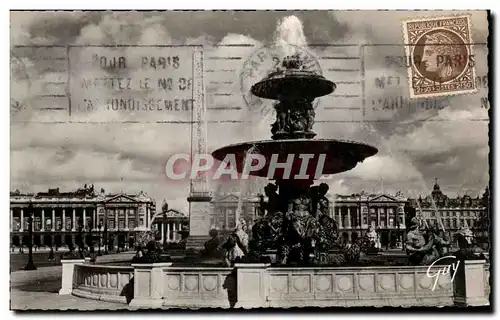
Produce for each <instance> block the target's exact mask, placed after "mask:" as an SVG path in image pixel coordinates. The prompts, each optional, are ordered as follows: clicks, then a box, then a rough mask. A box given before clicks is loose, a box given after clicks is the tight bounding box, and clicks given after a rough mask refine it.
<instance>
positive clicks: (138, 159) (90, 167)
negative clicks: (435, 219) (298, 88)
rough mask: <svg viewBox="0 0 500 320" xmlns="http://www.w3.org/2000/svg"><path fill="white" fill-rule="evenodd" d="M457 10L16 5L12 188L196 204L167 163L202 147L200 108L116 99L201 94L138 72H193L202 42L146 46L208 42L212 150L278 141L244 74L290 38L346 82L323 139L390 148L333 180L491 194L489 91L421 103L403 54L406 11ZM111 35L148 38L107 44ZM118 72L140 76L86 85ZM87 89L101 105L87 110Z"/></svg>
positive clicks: (484, 30)
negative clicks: (38, 8)
mask: <svg viewBox="0 0 500 320" xmlns="http://www.w3.org/2000/svg"><path fill="white" fill-rule="evenodd" d="M448 14H460V13H459V12H452V13H448V12H445V11H440V12H439V13H436V12H424V11H419V12H404V11H398V12H383V11H380V12H378V11H373V12H372V11H349V12H342V11H335V12H272V11H271V12H237V13H227V12H169V13H146V12H139V13H137V12H136V13H126V12H119V13H105V12H89V13H85V12H79V13H71V12H58V13H53V12H52V13H50V12H47V13H33V12H21V13H12V14H11V52H12V59H11V66H12V87H11V103H12V104H13V106H14V107H12V106H11V190H15V189H20V190H22V191H24V192H38V191H44V190H46V189H48V188H49V187H59V188H60V189H62V190H73V189H75V188H77V187H81V186H82V185H83V184H85V183H93V184H94V185H95V187H96V188H98V189H100V188H104V189H105V190H106V191H107V192H121V191H123V192H128V193H138V192H139V191H141V190H142V191H144V192H146V193H147V194H149V195H150V196H151V197H153V198H155V199H156V200H157V201H158V202H161V201H163V199H167V201H169V202H170V203H171V206H172V207H175V208H177V209H180V210H183V211H187V201H186V197H187V195H188V192H189V183H188V182H187V181H171V180H168V179H167V178H166V176H165V168H164V167H165V163H166V161H167V159H168V157H169V156H170V155H172V154H174V153H176V152H183V153H189V152H190V126H189V124H187V123H186V121H189V120H190V117H191V115H190V113H189V112H187V111H182V110H181V111H165V110H161V111H159V110H154V111H150V112H135V111H119V110H118V111H114V110H108V109H107V106H106V103H105V101H107V98H110V97H113V98H127V97H128V98H130V97H133V98H134V99H138V100H141V99H146V98H148V97H149V98H150V97H153V98H155V99H166V100H169V99H170V100H172V99H175V98H177V99H189V98H190V97H191V96H190V92H189V91H183V92H180V91H178V92H170V93H165V92H160V90H158V89H157V88H156V90H155V89H151V90H149V89H148V90H145V89H144V84H141V83H140V80H141V79H144V78H146V77H149V78H150V79H156V78H160V77H172V78H173V79H174V81H177V79H179V78H182V77H185V78H189V75H191V74H192V72H193V64H192V61H190V60H189V57H191V54H192V50H193V47H180V48H179V47H178V48H168V47H157V48H153V49H151V48H147V47H144V46H148V45H151V46H155V45H156V46H157V45H185V44H189V45H203V51H204V57H205V60H204V61H205V64H204V69H205V73H204V75H205V76H204V83H205V89H206V93H207V94H206V106H207V109H208V110H207V119H208V124H207V131H208V132H207V148H208V151H212V150H214V149H215V148H218V147H221V146H223V145H225V144H228V143H237V142H242V141H246V140H252V139H259V140H260V139H268V138H269V137H270V132H269V125H270V124H271V123H272V122H273V119H272V116H270V115H265V114H264V115H263V113H262V110H257V111H256V110H255V109H252V110H249V107H248V105H247V103H246V101H245V99H244V98H243V95H244V94H245V92H244V91H245V90H247V89H248V88H247V87H248V86H249V84H250V85H251V84H252V83H253V82H255V81H256V80H258V79H257V78H256V79H249V78H248V77H243V78H242V77H241V74H242V71H243V70H244V69H245V63H248V61H252V57H253V58H255V53H256V52H258V51H259V50H260V48H262V47H265V46H268V47H269V46H274V45H276V44H278V45H279V44H281V43H283V42H292V43H294V44H298V45H300V46H301V47H304V48H307V49H306V50H307V52H309V54H310V55H311V56H313V57H315V60H316V61H318V64H319V67H320V69H321V72H322V73H323V75H324V76H326V77H327V78H328V79H330V80H332V81H334V82H336V83H337V90H336V92H334V95H331V96H326V97H323V98H321V99H319V104H318V107H317V111H316V120H317V121H318V123H316V124H315V127H314V131H315V132H316V133H317V134H318V136H317V137H318V138H335V139H347V140H355V141H360V142H366V143H369V144H372V145H373V146H375V147H377V148H378V149H379V153H378V154H377V155H376V156H374V157H371V158H369V159H367V160H366V161H365V162H364V163H362V164H359V165H358V166H357V167H356V168H355V169H354V170H352V171H350V172H346V173H342V174H339V175H337V176H335V178H334V179H332V180H329V183H330V185H331V190H332V192H333V193H341V194H346V193H354V192H360V191H362V190H365V191H368V192H372V191H380V189H381V188H383V189H384V191H385V192H389V193H395V192H397V191H399V190H401V191H402V192H403V193H404V194H406V195H407V196H410V197H412V196H415V195H417V194H418V195H420V194H421V195H426V194H428V192H429V189H431V188H432V185H433V184H434V179H435V178H438V179H439V183H440V185H441V187H442V189H443V191H444V192H445V193H448V194H449V195H451V196H454V195H457V194H460V195H462V194H464V193H468V194H471V195H474V196H475V195H478V194H481V193H482V191H483V190H484V188H485V186H486V185H487V184H488V180H489V175H488V153H489V147H488V124H489V122H488V120H487V119H488V113H487V111H486V109H485V108H482V107H481V98H482V97H486V96H487V89H486V88H484V87H481V88H480V90H479V92H478V93H475V94H467V95H455V96H451V97H446V98H440V99H437V103H438V104H439V105H440V106H441V108H435V107H434V108H432V106H431V107H429V105H432V104H433V103H434V104H435V103H436V102H435V100H434V99H432V101H427V102H425V101H423V102H422V100H416V101H415V100H413V101H412V102H411V103H409V102H408V101H410V100H409V87H408V83H407V69H406V68H405V67H404V66H402V65H398V64H397V63H396V62H394V61H398V58H397V57H401V56H403V55H404V47H403V46H402V44H403V43H404V41H403V33H402V21H403V20H406V19H411V18H415V17H427V16H429V17H433V16H437V15H438V16H445V15H448ZM469 14H470V15H471V22H472V27H471V31H472V42H473V43H477V45H475V46H474V54H475V57H476V59H475V60H476V73H477V76H479V77H483V76H486V74H487V70H488V68H487V53H488V51H487V48H486V46H485V44H486V42H487V36H488V24H487V17H486V12H479V11H477V12H469ZM291 16H294V17H291ZM380 44H384V45H383V46H381V45H380ZM89 45H91V47H88V46H89ZM102 45H108V46H109V45H113V46H114V45H141V46H143V47H137V46H136V47H119V46H118V47H114V48H102V47H98V46H102ZM17 46H28V47H17ZM33 46H38V47H33ZM67 46H70V48H69V49H68V47H67ZM95 54H98V55H99V56H105V57H107V58H109V57H113V56H116V57H118V56H124V57H126V59H127V66H126V68H124V69H123V70H110V69H106V70H104V69H103V68H101V67H100V66H99V65H96V64H95V63H94V61H93V57H94V56H95ZM175 55H177V56H179V57H180V66H179V68H177V69H175V70H174V69H172V68H170V69H168V68H167V69H166V70H162V69H158V68H157V69H154V70H153V69H151V60H150V58H151V57H152V56H153V57H160V56H165V57H168V56H175ZM68 57H69V60H68ZM143 57H147V58H148V59H149V60H148V63H149V64H148V68H144V66H143V65H142V63H143V62H144V61H143ZM221 57H222V58H224V57H226V58H227V57H232V59H225V60H224V59H221ZM338 57H344V58H345V57H347V58H348V59H338ZM388 57H389V58H388ZM390 57H392V58H390ZM388 61H389V63H388ZM390 61H393V62H392V63H390ZM68 66H69V67H68ZM265 68H267V67H260V69H259V72H266V70H264V69H265ZM68 74H69V76H68ZM363 74H364V76H363ZM112 76H113V77H122V78H126V79H128V78H130V79H132V80H131V82H132V83H131V84H130V88H129V89H127V90H124V91H120V90H116V89H112V88H104V87H103V86H102V85H98V86H96V87H93V88H86V87H84V86H83V85H82V81H83V79H94V78H100V77H112ZM258 76H259V75H257V76H256V77H258ZM389 77H391V83H390V84H387V83H386V86H384V88H383V89H381V88H380V87H377V86H376V85H375V82H376V79H377V78H378V79H382V78H384V79H386V80H387V79H389ZM363 79H364V80H365V81H364V85H361V82H360V81H361V80H363ZM68 80H69V81H68ZM152 82H153V85H152V86H154V85H155V84H156V83H154V82H155V80H153V81H152ZM124 85H125V86H126V84H124ZM141 86H142V87H141ZM89 100H90V101H91V102H93V105H92V106H93V108H92V109H87V106H88V105H87V104H86V103H88V101H89ZM392 100H398V101H401V100H402V101H404V102H405V103H404V104H403V107H401V108H397V109H396V110H390V109H383V108H382V107H383V103H384V101H392ZM363 101H364V104H363ZM16 102H19V106H20V107H19V108H18V107H15V106H17V104H16ZM422 103H424V107H421V105H422ZM425 103H427V107H425ZM70 104H71V115H69V110H68V108H69V105H70ZM389 105H390V103H389ZM363 109H364V114H363V112H362V110H363ZM215 120H218V121H221V122H219V123H215V122H214V121H215ZM381 120H383V121H381ZM241 121H246V123H242V122H241ZM262 183H263V182H262V181H260V182H259V183H258V184H257V185H261V184H262ZM210 187H211V189H212V190H224V189H228V188H232V189H233V190H239V189H240V188H241V184H239V183H232V184H229V183H222V182H211V183H210Z"/></svg>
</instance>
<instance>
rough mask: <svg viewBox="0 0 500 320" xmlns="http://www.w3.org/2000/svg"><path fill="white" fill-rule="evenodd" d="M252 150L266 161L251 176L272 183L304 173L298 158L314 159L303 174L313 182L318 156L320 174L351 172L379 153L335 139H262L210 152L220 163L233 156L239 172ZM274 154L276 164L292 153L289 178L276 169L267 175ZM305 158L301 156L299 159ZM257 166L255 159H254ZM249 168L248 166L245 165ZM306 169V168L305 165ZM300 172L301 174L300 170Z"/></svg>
mask: <svg viewBox="0 0 500 320" xmlns="http://www.w3.org/2000/svg"><path fill="white" fill-rule="evenodd" d="M253 147H255V148H254V149H253V151H252V152H251V153H253V154H260V155H262V156H263V157H264V158H265V160H266V161H265V165H264V167H262V169H260V170H257V171H251V172H250V173H249V174H250V175H251V176H257V177H267V178H269V179H271V180H282V179H294V178H293V177H294V176H295V175H297V174H299V172H300V173H302V174H303V173H304V168H302V167H303V165H302V162H303V161H304V160H303V159H302V158H300V155H305V154H311V155H314V157H313V158H311V159H310V160H309V162H308V163H307V168H306V169H305V173H306V174H307V175H309V176H310V177H311V179H314V178H313V177H315V176H316V175H317V173H318V172H317V170H318V167H320V165H318V161H319V160H320V155H321V154H324V155H325V156H326V158H325V161H324V166H323V168H322V170H321V173H320V174H324V175H326V174H334V173H340V172H344V171H348V170H351V169H353V168H354V167H355V166H356V165H357V164H358V163H359V162H362V161H363V160H364V159H366V158H368V157H371V156H373V155H375V154H376V153H377V152H378V150H377V149H376V148H374V147H372V146H369V145H367V144H364V143H359V142H353V141H345V140H335V139H314V140H311V139H294V140H263V141H254V142H245V143H238V144H232V145H229V146H225V147H223V148H220V149H217V150H215V151H214V152H212V156H213V157H214V158H215V159H216V160H219V161H223V160H224V159H225V157H226V155H228V154H234V155H235V158H236V164H235V165H236V170H237V172H238V173H242V172H243V169H244V166H245V161H246V160H245V159H246V154H247V151H248V150H251V149H252V148H253ZM273 154H277V155H278V156H277V157H278V158H277V159H278V161H277V163H280V164H281V163H286V162H287V157H288V155H291V154H293V155H294V158H293V162H292V164H291V171H290V175H289V177H288V178H287V177H283V174H284V173H285V170H284V169H283V168H277V169H276V170H275V172H274V173H273V174H271V175H269V165H270V163H271V157H272V155H273ZM302 157H304V156H302ZM253 161H254V162H253V164H254V165H256V163H257V162H258V160H256V159H255V160H253ZM248 165H249V164H248ZM304 166H305V165H304ZM301 169H302V171H301Z"/></svg>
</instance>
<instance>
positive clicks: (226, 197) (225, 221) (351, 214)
mask: <svg viewBox="0 0 500 320" xmlns="http://www.w3.org/2000/svg"><path fill="white" fill-rule="evenodd" d="M329 200H330V217H331V218H333V219H334V220H335V221H336V222H337V225H338V227H339V231H340V235H341V237H343V238H341V241H350V240H349V239H351V235H352V234H353V233H357V234H358V236H362V235H364V234H365V233H366V230H368V227H369V226H370V225H371V226H373V227H374V228H375V229H376V230H378V231H380V233H381V236H382V238H387V240H386V241H385V242H390V240H391V239H392V241H393V242H397V241H398V238H397V237H398V236H399V242H400V241H401V239H402V238H401V237H402V235H403V234H404V232H405V228H406V215H405V208H406V207H407V205H408V199H407V198H405V197H403V196H402V194H398V195H396V196H392V195H386V194H364V193H361V194H353V195H329ZM259 201H260V199H259V197H258V196H253V195H245V196H243V197H242V198H241V200H240V197H239V195H237V194H234V193H229V194H222V195H216V196H214V198H213V199H212V206H213V210H212V215H211V217H210V224H211V229H217V230H219V231H230V230H233V229H234V228H235V226H236V213H237V211H238V210H240V219H241V218H242V219H244V220H245V222H246V223H247V225H248V226H249V227H250V228H251V226H252V225H253V223H254V221H255V220H256V219H257V218H258V217H259V216H260V210H259V207H260V205H259ZM238 206H240V208H238ZM345 239H347V240H345ZM382 240H384V239H382ZM382 242H384V241H382Z"/></svg>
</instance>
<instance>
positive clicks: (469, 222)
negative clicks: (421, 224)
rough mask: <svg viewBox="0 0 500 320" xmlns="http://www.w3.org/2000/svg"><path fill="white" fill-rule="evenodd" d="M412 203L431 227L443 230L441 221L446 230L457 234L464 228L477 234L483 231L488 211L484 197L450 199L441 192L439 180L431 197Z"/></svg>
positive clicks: (467, 196) (413, 200)
mask: <svg viewBox="0 0 500 320" xmlns="http://www.w3.org/2000/svg"><path fill="white" fill-rule="evenodd" d="M486 192H488V191H486ZM486 192H485V193H486ZM488 196H489V195H488ZM411 202H412V206H414V207H415V208H416V209H417V214H420V212H421V215H422V216H423V218H425V219H426V220H427V223H428V224H429V225H432V226H436V227H438V228H441V226H440V222H439V219H441V221H442V223H443V226H444V228H445V230H446V231H450V232H456V231H458V230H460V228H462V227H468V228H469V229H471V231H473V232H475V233H477V232H480V231H482V229H483V223H482V220H483V218H484V216H485V215H487V210H488V204H487V203H485V201H484V196H483V197H479V196H477V197H474V198H473V197H471V196H470V195H464V196H458V197H455V198H451V197H448V196H447V195H445V194H444V193H443V192H442V191H441V187H440V185H439V184H438V181H437V180H436V183H435V184H434V187H433V190H432V192H431V194H430V195H428V196H426V197H424V198H422V197H419V198H418V199H412V200H411Z"/></svg>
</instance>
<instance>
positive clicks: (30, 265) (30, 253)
mask: <svg viewBox="0 0 500 320" xmlns="http://www.w3.org/2000/svg"><path fill="white" fill-rule="evenodd" d="M33 214H34V212H33V204H32V203H31V201H30V204H29V205H28V238H29V245H28V263H27V264H26V266H25V267H24V270H36V266H35V263H34V262H33Z"/></svg>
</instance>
